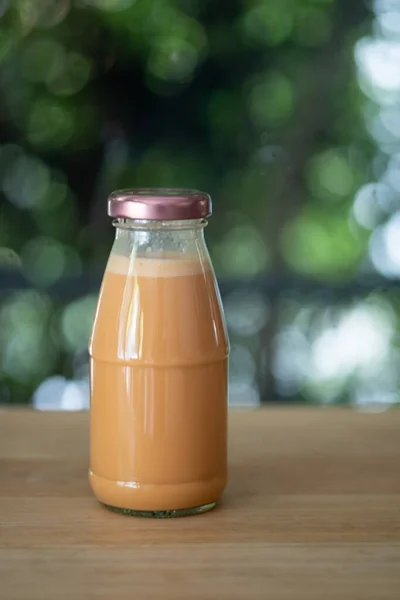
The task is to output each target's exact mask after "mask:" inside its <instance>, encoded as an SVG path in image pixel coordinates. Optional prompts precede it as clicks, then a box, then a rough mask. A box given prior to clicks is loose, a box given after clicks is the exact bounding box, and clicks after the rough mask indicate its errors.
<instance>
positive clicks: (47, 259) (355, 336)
mask: <svg viewBox="0 0 400 600" xmlns="http://www.w3.org/2000/svg"><path fill="white" fill-rule="evenodd" d="M399 100H400V2H399V1H397V0H376V1H375V2H372V1H371V2H368V3H366V2H362V1H361V0H360V1H354V2H350V1H348V0H297V1H296V0H243V1H236V0H230V1H229V2H228V1H226V2H215V1H211V0H136V1H134V0H81V1H75V2H74V1H72V0H35V1H33V0H15V1H7V0H0V402H2V403H19V402H24V403H26V402H31V401H32V400H33V402H34V404H35V406H38V407H46V406H47V407H57V408H65V409H71V408H82V407H86V406H87V403H88V390H87V350H86V347H87V339H88V335H89V331H90V326H91V320H92V316H93V310H94V306H95V302H96V294H97V291H98V287H99V283H100V279H101V273H102V271H103V269H104V265H105V261H106V259H107V255H108V252H109V250H110V245H111V243H112V236H113V233H114V231H113V228H112V227H111V224H110V220H109V218H108V217H107V215H106V197H107V195H108V194H109V193H110V192H111V191H112V190H114V189H117V188H121V187H133V186H144V187H148V186H177V187H193V188H198V189H202V190H205V191H208V192H209V193H210V194H211V195H212V197H213V201H214V216H213V217H212V219H211V221H210V225H209V227H208V229H207V239H208V243H209V247H210V251H211V254H212V258H213V261H214V265H215V268H216V271H217V275H218V277H219V280H220V285H221V291H222V295H223V300H224V305H225V310H226V316H227V321H228V325H229V330H230V337H231V343H232V354H231V365H230V402H231V404H232V405H238V404H239V405H256V404H258V403H259V402H260V401H261V402H269V401H286V402H287V401H296V402H314V403H324V404H327V403H341V402H346V403H350V404H353V405H357V406H361V407H368V408H374V409H375V408H384V407H386V406H387V405H389V404H393V403H397V402H398V401H399V378H400V370H399V368H398V365H399V358H400V357H399V315H400V298H399V295H398V279H399V276H400V170H399V165H400V154H399V152H400V103H399Z"/></svg>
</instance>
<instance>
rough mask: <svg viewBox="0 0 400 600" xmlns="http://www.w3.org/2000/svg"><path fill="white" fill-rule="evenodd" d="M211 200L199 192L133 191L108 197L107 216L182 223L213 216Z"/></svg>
mask: <svg viewBox="0 0 400 600" xmlns="http://www.w3.org/2000/svg"><path fill="white" fill-rule="evenodd" d="M211 209H212V207H211V198H210V196H209V195H208V194H205V193H204V192H199V191H198V190H181V189H167V188H147V189H146V188H137V189H135V188H133V189H128V190H117V191H116V192H113V193H112V194H110V196H109V197H108V214H109V215H110V217H115V218H122V219H141V220H146V221H147V220H149V221H180V220H187V219H205V218H207V217H209V216H210V215H211Z"/></svg>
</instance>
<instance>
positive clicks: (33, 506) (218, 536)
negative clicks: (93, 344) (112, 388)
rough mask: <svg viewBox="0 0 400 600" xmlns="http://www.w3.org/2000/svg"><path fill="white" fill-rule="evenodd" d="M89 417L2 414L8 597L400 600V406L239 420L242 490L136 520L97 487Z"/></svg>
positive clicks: (236, 476)
mask: <svg viewBox="0 0 400 600" xmlns="http://www.w3.org/2000/svg"><path fill="white" fill-rule="evenodd" d="M87 467H88V415H87V413H35V412H30V411H19V410H14V411H1V412H0V598H1V600H14V599H32V600H36V599H37V600H47V599H51V600H58V599H60V598H62V599H64V598H65V599H67V598H68V599H74V600H80V599H94V598H96V599H97V598H99V599H108V600H125V599H128V598H129V599H134V600H147V599H151V600H159V599H160V600H161V599H162V600H169V599H171V600H183V599H184V600H190V599H196V600H197V599H198V600H208V599H218V600H220V599H227V600H228V599H229V600H236V599H238V600H239V599H240V600H251V599H253V598H254V599H268V600H281V599H290V600H296V599H304V600H305V599H307V600H314V599H318V600H329V599H331V598H332V599H333V598H334V599H336V598H337V599H341V600H343V599H347V598H349V599H350V598H351V599H352V600H358V599H360V600H361V599H362V600H365V599H374V600H385V599H396V600H398V599H399V598H400V411H398V410H392V411H391V412H386V413H381V414H361V413H355V412H352V411H350V410H334V409H309V408H303V409H289V408H288V409H283V410H282V409H270V410H269V409H265V410H255V411H249V412H239V411H238V412H231V414H230V483H229V486H228V489H227V492H226V494H225V497H224V501H223V503H222V504H221V506H220V507H219V508H217V509H215V510H214V511H212V512H210V513H207V514H204V515H199V516H195V517H186V518H183V519H171V520H164V521H163V520H149V519H138V518H134V517H125V516H121V515H118V514H114V513H112V512H109V511H107V510H106V509H104V508H102V507H101V506H100V505H98V504H97V503H96V501H95V500H94V498H93V497H92V495H91V492H90V489H89V486H88V483H87Z"/></svg>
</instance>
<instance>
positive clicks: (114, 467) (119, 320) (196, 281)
mask: <svg viewBox="0 0 400 600" xmlns="http://www.w3.org/2000/svg"><path fill="white" fill-rule="evenodd" d="M89 350H90V355H91V361H90V365H91V367H90V368H91V411H90V418H91V443H90V454H91V459H90V460H91V464H90V473H89V478H90V483H91V486H92V489H93V491H94V493H95V495H96V496H97V498H98V499H99V500H100V501H101V502H103V503H104V504H107V505H111V506H113V507H117V508H122V509H131V510H136V511H163V510H172V509H185V508H190V507H196V506H201V505H206V504H209V503H213V502H215V501H216V500H218V499H219V497H220V496H221V494H222V491H223V489H224V487H225V484H226V478H227V455H226V452H227V451H226V446H227V440H226V436H227V431H226V422H227V414H226V413H227V355H228V342H227V336H226V331H225V325H224V321H223V317H222V309H221V305H220V298H219V293H218V290H217V288H216V283H215V277H214V274H213V272H212V270H211V267H210V265H209V263H208V262H207V261H204V260H201V259H200V258H199V257H197V256H194V257H193V258H191V257H187V256H186V255H180V254H178V253H176V254H174V253H172V254H171V253H170V254H168V255H166V254H165V255H160V256H154V255H153V254H152V255H151V257H146V256H140V255H136V256H131V257H130V258H129V257H126V256H122V255H118V254H116V253H112V254H111V257H110V259H109V262H108V265H107V269H106V272H105V276H104V280H103V284H102V287H101V292H100V297H99V302H98V307H97V312H96V317H95V322H94V327H93V333H92V338H91V341H90V348H89Z"/></svg>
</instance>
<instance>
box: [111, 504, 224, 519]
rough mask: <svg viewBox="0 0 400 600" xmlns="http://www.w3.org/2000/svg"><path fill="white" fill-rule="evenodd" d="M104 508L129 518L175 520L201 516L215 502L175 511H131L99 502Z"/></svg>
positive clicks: (211, 507) (213, 505) (212, 506)
mask: <svg viewBox="0 0 400 600" xmlns="http://www.w3.org/2000/svg"><path fill="white" fill-rule="evenodd" d="M100 504H102V505H103V506H105V508H108V510H112V511H113V512H116V513H119V514H120V515H128V516H130V517H142V518H145V519H176V518H179V517H190V516H192V515H201V514H202V513H205V512H208V511H209V510H212V509H213V508H214V507H215V506H216V504H217V503H216V502H210V503H209V504H203V505H202V506H195V507H193V508H178V509H176V510H173V509H172V510H132V509H130V508H118V507H116V506H110V505H109V504H104V503H103V502H101V503H100Z"/></svg>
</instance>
